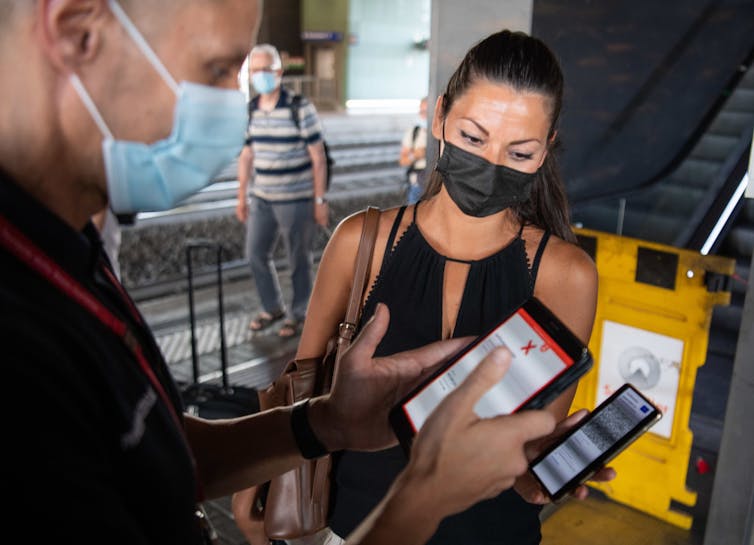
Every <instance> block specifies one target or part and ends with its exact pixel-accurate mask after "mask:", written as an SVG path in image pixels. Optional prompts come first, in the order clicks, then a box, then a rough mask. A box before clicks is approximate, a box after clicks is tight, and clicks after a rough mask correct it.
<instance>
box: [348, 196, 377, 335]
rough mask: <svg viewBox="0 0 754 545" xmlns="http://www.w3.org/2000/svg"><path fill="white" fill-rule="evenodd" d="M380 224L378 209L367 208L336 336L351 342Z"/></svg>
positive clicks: (359, 312)
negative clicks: (341, 319) (351, 279)
mask: <svg viewBox="0 0 754 545" xmlns="http://www.w3.org/2000/svg"><path fill="white" fill-rule="evenodd" d="M379 222H380V209H379V208H377V207H374V206H370V207H368V208H367V211H366V214H365V216H364V226H363V228H362V229H361V240H359V250H358V253H357V254H356V265H355V267H354V272H353V283H352V285H351V295H350V296H349V298H348V306H347V307H346V316H345V319H344V320H343V322H341V324H340V326H339V328H338V336H339V337H341V338H343V339H345V340H347V341H348V342H350V341H351V339H352V338H353V335H354V333H355V332H356V326H357V323H358V321H359V314H361V302H362V301H363V299H364V291H365V290H366V287H367V280H368V278H369V271H370V270H371V269H372V254H373V253H374V242H375V240H376V239H377V227H378V226H379Z"/></svg>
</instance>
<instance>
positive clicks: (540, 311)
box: [390, 297, 592, 453]
mask: <svg viewBox="0 0 754 545" xmlns="http://www.w3.org/2000/svg"><path fill="white" fill-rule="evenodd" d="M498 346H506V347H507V348H508V349H509V350H510V351H511V352H512V354H513V361H512V362H511V366H510V369H509V370H508V372H507V373H506V374H505V376H504V377H503V379H502V380H501V381H500V382H499V383H498V384H496V385H495V386H493V387H492V389H491V390H490V391H489V392H487V393H486V394H485V395H484V396H482V398H481V399H480V400H479V402H478V403H477V404H476V406H475V407H474V410H475V411H476V413H477V414H478V415H479V416H480V417H482V418H486V417H492V416H498V415H503V414H511V413H513V412H516V411H520V410H524V409H540V408H542V407H544V406H545V405H547V404H548V403H549V402H550V401H552V400H553V399H555V398H556V397H557V396H558V395H560V394H561V393H562V392H563V391H564V390H565V389H566V388H568V386H570V385H571V384H573V383H574V381H576V380H577V379H578V378H579V377H581V376H582V375H583V374H584V373H586V372H587V371H588V370H589V369H590V368H591V366H592V355H591V353H590V352H589V350H588V348H587V347H586V346H585V345H584V344H583V343H582V342H581V341H580V340H579V339H578V338H577V337H576V336H575V335H574V334H573V333H572V332H571V331H570V330H569V329H568V327H566V326H565V324H563V323H562V322H561V321H560V320H559V319H558V318H557V317H556V316H555V315H554V314H553V313H552V312H551V311H550V310H549V309H548V308H547V307H546V306H545V305H544V304H543V303H542V302H541V301H539V300H538V299H536V298H534V297H533V298H530V299H529V300H527V301H526V302H525V303H524V304H523V305H521V306H520V307H519V308H518V309H516V311H515V312H513V313H512V314H511V315H510V316H508V317H507V318H505V319H504V320H502V321H501V322H499V323H498V324H497V325H495V326H494V327H493V328H491V329H490V330H489V331H487V332H486V333H484V334H483V335H481V336H479V337H478V338H477V339H475V340H474V341H472V342H471V343H470V344H469V345H467V346H466V347H465V348H463V349H462V350H461V351H460V352H459V353H458V354H456V355H455V356H453V357H452V358H451V359H450V360H449V361H448V363H446V364H445V365H443V366H442V367H441V368H440V369H439V370H437V371H436V372H435V373H433V374H432V375H431V376H429V377H428V378H427V379H426V380H425V381H423V382H422V383H421V384H420V385H419V386H417V387H416V388H415V389H414V390H413V391H412V392H411V393H409V394H408V395H407V396H406V397H404V398H403V399H402V400H401V401H400V402H399V403H398V404H397V405H396V406H395V407H393V409H392V410H391V412H390V424H391V426H392V428H393V431H394V432H395V434H396V436H397V437H398V440H399V441H400V443H401V445H402V446H403V449H404V451H406V453H408V451H409V450H410V446H411V442H412V440H413V437H414V436H415V435H416V433H417V432H418V431H419V430H420V429H421V427H422V425H424V422H425V421H426V420H427V417H429V415H430V414H431V413H432V411H433V410H434V409H435V408H436V407H437V406H438V405H439V404H440V402H441V401H442V400H443V398H445V396H446V395H448V394H449V393H450V392H451V391H453V390H454V389H455V388H456V387H457V386H458V385H459V384H461V382H463V380H464V379H465V378H466V377H467V376H468V375H469V374H470V373H471V371H472V370H473V369H474V368H475V367H476V366H477V365H478V364H479V363H480V362H481V361H482V360H483V359H484V357H485V356H486V355H487V354H488V353H489V352H490V351H491V350H492V349H494V348H496V347H498Z"/></svg>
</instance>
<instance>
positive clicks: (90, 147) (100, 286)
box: [0, 0, 553, 545]
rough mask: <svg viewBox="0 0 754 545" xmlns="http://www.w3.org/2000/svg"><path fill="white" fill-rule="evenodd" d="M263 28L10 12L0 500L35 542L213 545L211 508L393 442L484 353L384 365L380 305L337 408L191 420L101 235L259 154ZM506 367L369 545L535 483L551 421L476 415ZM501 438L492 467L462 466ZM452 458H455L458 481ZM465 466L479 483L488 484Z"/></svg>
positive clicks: (438, 437) (144, 10)
mask: <svg viewBox="0 0 754 545" xmlns="http://www.w3.org/2000/svg"><path fill="white" fill-rule="evenodd" d="M258 19H259V5H258V2H257V0H159V1H156V0H118V1H116V0H55V1H52V0H27V1H24V2H19V1H17V0H0V73H2V74H3V77H2V78H0V97H1V98H2V100H0V350H1V351H2V352H1V353H2V357H1V360H0V361H2V369H3V384H4V385H5V386H6V387H5V388H4V393H3V396H0V399H2V405H0V408H1V409H2V412H3V414H4V415H5V416H6V418H5V419H4V422H3V439H4V441H3V445H4V449H3V450H4V460H3V461H4V463H3V465H2V467H3V470H2V471H3V473H2V483H3V491H4V492H5V493H6V495H8V496H9V497H10V498H11V499H12V501H11V503H10V507H9V509H10V513H9V517H10V519H11V520H13V522H14V524H16V525H18V526H19V527H23V528H25V530H26V532H27V539H28V540H31V541H33V542H35V543H36V542H39V543H45V542H50V543H52V542H58V543H128V544H129V545H136V544H155V545H156V544H165V543H180V544H183V545H194V544H196V545H199V544H201V543H207V542H208V539H209V537H208V533H209V532H208V530H207V528H206V518H202V510H201V508H200V506H201V502H202V501H203V500H205V499H209V498H217V497H222V496H227V495H229V494H231V493H232V492H234V491H236V490H240V489H242V488H246V487H249V486H251V485H254V484H258V483H261V482H265V481H267V480H269V479H270V478H271V477H273V476H275V475H278V474H280V473H283V472H285V471H288V470H290V469H292V468H294V467H296V466H299V465H300V464H301V463H302V460H303V457H309V458H312V457H316V456H321V455H323V454H324V453H327V452H333V451H336V450H342V449H346V448H347V449H352V450H353V449H364V450H375V449H380V448H385V447H386V446H389V445H390V444H393V443H395V438H394V437H393V435H392V433H391V432H390V430H389V428H388V425H387V413H388V411H389V409H390V408H391V407H392V405H393V404H394V403H395V402H396V400H397V399H398V398H399V397H400V396H401V395H403V393H405V392H407V391H408V389H409V388H410V387H411V384H410V383H411V382H412V381H415V380H416V379H417V378H418V377H419V376H420V375H422V374H423V373H426V372H427V369H428V368H429V367H431V366H433V365H435V364H437V363H438V362H439V361H442V360H443V359H445V358H446V357H448V356H449V355H450V354H452V353H454V352H455V351H457V350H458V349H459V348H460V347H461V346H462V345H463V343H464V342H466V341H468V339H458V340H455V341H446V342H442V343H436V344H433V345H429V346H427V347H425V348H422V349H419V350H415V351H412V352H410V353H406V354H397V355H394V356H391V357H387V358H372V355H373V353H374V350H375V349H376V347H377V345H378V343H379V342H380V339H381V338H382V336H383V335H384V332H385V331H386V329H387V326H388V311H387V309H385V308H384V307H383V308H381V309H378V312H377V313H376V314H375V318H374V320H372V322H371V323H370V324H369V325H367V326H366V327H365V328H364V329H363V331H362V333H361V335H360V336H359V338H358V339H357V340H356V341H355V342H354V344H353V345H352V346H351V349H350V350H349V351H348V353H347V354H346V355H345V356H344V358H343V360H342V362H341V365H340V368H339V371H338V374H337V375H336V378H335V381H334V387H333V390H332V392H331V393H330V394H329V395H327V396H322V397H319V398H315V399H312V400H306V401H305V402H303V403H299V404H296V405H295V406H294V407H286V408H281V409H277V410H274V411H268V412H264V413H259V414H256V415H253V416H249V417H244V418H238V419H230V420H220V421H208V420H203V419H201V418H196V417H192V416H190V415H187V414H184V413H183V407H182V403H181V398H180V395H179V392H178V389H177V388H176V385H175V383H174V382H173V380H172V378H171V374H170V370H169V369H168V367H167V365H166V363H165V361H164V359H163V358H162V355H161V354H160V350H159V347H158V346H157V344H156V342H155V340H154V338H153V336H152V334H151V332H150V331H149V328H148V327H147V325H146V323H145V321H144V319H143V317H142V316H141V314H140V313H139V311H138V309H137V308H136V306H135V305H134V303H133V301H132V300H131V299H130V297H129V296H128V294H127V293H126V291H125V290H124V288H123V287H122V285H121V284H120V282H119V281H118V279H117V278H116V277H115V274H114V273H113V270H112V268H111V267H110V265H109V263H108V260H107V258H106V256H105V253H104V250H103V248H102V244H101V241H100V238H99V235H98V233H97V230H96V228H95V227H94V225H93V224H92V223H91V221H90V218H91V217H92V215H94V214H95V213H96V212H97V211H99V210H101V209H103V208H104V207H105V206H106V205H108V203H109V205H110V206H112V208H113V211H114V212H116V213H123V212H126V213H134V212H140V211H146V210H160V209H165V208H169V207H171V206H173V205H174V204H175V203H176V202H177V201H179V200H180V199H182V198H185V197H186V196H187V195H189V194H191V193H192V192H194V191H197V190H198V189H200V188H201V187H203V186H205V185H206V184H208V183H209V181H210V179H211V178H212V176H213V175H214V173H215V171H216V170H217V169H218V168H222V165H223V164H224V163H225V161H226V160H227V158H228V156H229V154H230V155H232V154H234V153H236V152H237V151H238V150H239V149H240V148H241V145H242V143H243V129H244V127H243V121H242V122H241V123H240V124H239V122H238V120H237V118H238V117H239V116H240V117H242V115H243V108H244V103H243V102H244V101H243V98H242V97H241V95H240V93H239V91H238V90H237V89H236V74H237V72H238V70H239V68H240V66H241V64H242V63H243V60H244V59H245V57H246V56H247V54H248V50H249V48H250V45H251V43H252V42H253V40H254V36H255V29H256V25H257V22H258ZM507 361H509V354H508V353H505V352H502V351H499V352H497V353H496V354H495V355H494V356H492V357H490V358H488V359H487V362H486V364H485V365H482V366H480V371H479V372H477V373H476V374H475V375H474V376H475V377H476V378H475V379H474V380H472V381H469V382H468V384H465V385H464V386H463V387H461V388H460V389H459V390H458V391H457V392H458V393H457V394H456V395H454V396H453V399H454V400H455V401H453V399H451V402H449V403H448V404H446V405H445V407H444V410H438V412H437V413H436V414H437V415H438V416H437V417H436V418H435V420H434V422H435V424H431V422H432V419H430V421H428V423H427V424H426V426H425V428H424V429H429V430H430V431H429V432H427V433H426V434H425V435H424V437H426V439H424V440H417V443H416V446H415V450H414V453H415V455H414V456H413V457H412V459H413V460H414V461H415V464H414V468H413V469H411V470H409V471H407V473H406V475H405V479H404V481H403V485H398V486H396V487H395V489H394V490H393V491H392V492H391V494H390V495H389V497H388V498H387V499H386V503H385V504H384V505H383V506H381V508H380V511H378V512H376V513H375V517H374V519H373V520H372V521H370V523H369V524H367V525H365V527H364V528H363V529H362V534H361V537H360V538H356V539H355V541H354V543H357V542H361V539H364V540H365V542H369V543H374V544H387V543H394V542H395V536H398V535H400V536H401V537H400V538H398V539H400V541H401V542H403V543H406V544H409V545H410V544H414V543H421V542H422V541H423V539H425V538H426V537H427V536H428V535H430V534H431V533H432V531H433V528H434V527H436V526H437V524H438V523H439V520H440V518H442V517H443V516H445V515H448V514H451V513H452V512H455V511H457V510H459V509H461V508H463V506H464V505H467V504H469V503H471V502H472V501H473V500H475V499H478V498H480V497H482V496H483V495H485V494H488V493H490V486H489V482H496V483H500V486H509V485H510V484H511V483H512V482H513V477H514V476H515V475H517V474H519V473H520V472H521V471H523V469H524V468H525V467H526V460H525V458H524V451H523V445H524V443H525V442H526V441H528V440H530V439H533V438H534V437H536V436H541V435H544V434H546V433H549V432H550V431H551V430H552V427H553V422H552V420H551V418H550V417H548V416H547V415H546V414H541V413H536V412H535V413H532V414H530V415H526V416H524V415H518V416H517V417H512V418H510V419H504V420H502V421H496V422H481V421H479V420H478V419H477V418H475V416H474V413H473V411H472V410H471V407H473V406H474V404H475V402H476V401H477V400H478V399H479V397H481V395H482V393H483V392H484V391H486V390H488V389H489V388H490V387H491V386H492V385H493V384H494V383H495V382H496V381H498V380H499V379H500V377H501V376H502V373H503V372H504V369H505V367H506V362H507ZM365 385H368V386H365ZM493 429H494V430H495V431H496V433H490V432H491V431H492V430H493ZM432 430H434V431H432ZM451 431H452V433H451ZM493 436H494V437H497V438H498V440H499V442H500V443H501V446H500V452H496V455H495V461H494V463H490V464H486V465H481V464H480V463H479V460H476V459H474V456H469V455H468V454H467V455H464V451H465V449H468V451H467V452H469V453H483V452H485V451H486V450H488V449H486V448H483V445H482V442H481V438H482V437H483V438H484V445H485V446H489V441H490V438H491V437H493ZM456 445H463V446H464V450H459V449H457V447H456ZM439 451H442V452H443V453H444V455H445V456H447V455H451V456H450V458H447V459H446V460H445V462H446V463H445V464H443V467H446V468H447V469H446V470H442V471H438V470H437V469H436V468H437V467H439V466H438V465H437V464H436V463H434V461H433V460H434V455H433V453H435V452H439ZM456 454H457V459H456V456H455V455H456ZM498 455H499V457H500V459H502V460H503V462H500V461H499V459H498ZM459 466H461V467H473V468H475V476H476V477H478V481H479V484H478V485H477V484H475V483H476V480H477V479H476V478H475V479H471V480H470V479H469V478H468V477H469V476H468V475H467V474H466V473H464V472H458V471H457V469H456V468H457V467H459ZM430 467H432V468H434V469H432V470H431V471H430V470H429V469H428V468H430ZM485 468H486V471H485ZM456 474H458V477H459V478H456ZM409 485H410V486H409ZM440 486H442V487H443V490H444V493H443V494H442V495H437V494H434V495H433V494H431V491H432V490H436V489H439V487H440ZM453 491H455V492H453ZM437 496H442V497H437ZM40 498H43V501H41V502H40ZM416 506H421V509H422V510H424V509H427V510H428V512H429V513H431V515H430V516H426V515H425V514H422V513H421V512H420V511H417V507H416ZM412 509H413V511H412ZM6 513H7V511H6ZM406 513H409V516H408V517H406V516H405V515H406ZM411 513H414V515H413V516H411ZM420 514H421V516H418V515H420Z"/></svg>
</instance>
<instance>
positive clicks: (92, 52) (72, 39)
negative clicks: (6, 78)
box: [37, 0, 111, 72]
mask: <svg viewBox="0 0 754 545" xmlns="http://www.w3.org/2000/svg"><path fill="white" fill-rule="evenodd" d="M37 10H38V13H37V15H38V17H37V20H38V22H39V27H38V32H39V33H40V34H41V36H40V37H41V39H42V42H43V44H44V48H45V50H46V52H47V54H48V57H49V58H50V60H51V61H52V64H53V65H54V66H55V67H56V68H57V69H58V70H59V71H61V72H71V71H76V69H77V67H78V66H80V65H82V64H85V63H87V62H89V61H91V60H92V59H93V58H94V57H96V55H97V52H98V51H99V49H100V44H101V41H102V33H103V29H104V25H103V23H104V22H105V21H106V20H107V19H108V17H110V15H111V14H110V10H109V9H108V8H107V2H106V0H41V1H40V2H38V4H37Z"/></svg>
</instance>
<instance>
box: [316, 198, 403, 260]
mask: <svg viewBox="0 0 754 545" xmlns="http://www.w3.org/2000/svg"><path fill="white" fill-rule="evenodd" d="M399 210H400V208H399V207H396V208H388V209H385V210H381V211H380V220H379V227H378V231H377V243H376V246H375V256H376V255H377V253H378V252H379V250H378V249H379V248H380V247H381V246H384V242H385V241H387V237H388V235H389V232H390V229H391V227H392V225H393V222H394V220H395V217H396V215H397V214H398V211H399ZM405 216H408V214H406V215H405ZM365 219H366V210H359V211H358V212H354V213H352V214H350V215H349V216H346V217H345V218H343V219H342V220H341V221H340V223H338V225H337V226H336V228H335V230H334V231H333V234H332V237H331V238H330V241H329V242H328V244H327V246H328V253H332V254H335V255H340V256H343V257H346V258H347V257H348V256H350V259H351V260H352V259H353V255H354V254H355V253H356V251H357V250H358V247H359V241H360V240H361V231H362V229H363V227H364V221H365ZM404 221H405V217H404Z"/></svg>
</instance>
